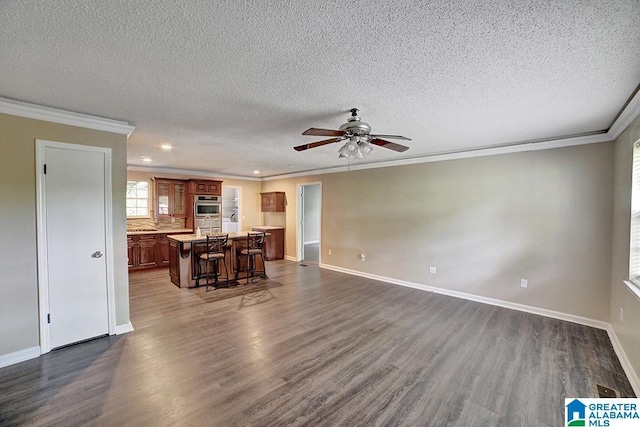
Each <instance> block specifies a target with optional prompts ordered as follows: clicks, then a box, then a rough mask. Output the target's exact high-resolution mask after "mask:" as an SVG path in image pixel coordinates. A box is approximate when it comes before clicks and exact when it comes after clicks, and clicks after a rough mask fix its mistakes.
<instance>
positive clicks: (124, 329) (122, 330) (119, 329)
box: [114, 322, 134, 335]
mask: <svg viewBox="0 0 640 427" xmlns="http://www.w3.org/2000/svg"><path fill="white" fill-rule="evenodd" d="M133 331H134V329H133V325H132V324H131V322H127V323H125V324H124V325H117V326H116V327H115V331H114V332H115V334H116V335H122V334H126V333H129V332H133Z"/></svg>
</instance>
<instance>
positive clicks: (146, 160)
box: [142, 157, 151, 163]
mask: <svg viewBox="0 0 640 427" xmlns="http://www.w3.org/2000/svg"><path fill="white" fill-rule="evenodd" d="M142 161H143V162H147V163H148V162H150V161H151V159H150V158H148V157H143V158H142Z"/></svg>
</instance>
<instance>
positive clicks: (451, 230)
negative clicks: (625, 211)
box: [263, 143, 613, 321]
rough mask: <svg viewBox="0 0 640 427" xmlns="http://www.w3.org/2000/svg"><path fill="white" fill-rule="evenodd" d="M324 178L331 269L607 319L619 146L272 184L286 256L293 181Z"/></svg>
mask: <svg viewBox="0 0 640 427" xmlns="http://www.w3.org/2000/svg"><path fill="white" fill-rule="evenodd" d="M317 181H321V182H322V225H321V229H322V237H321V242H322V243H321V244H322V249H321V257H322V262H323V263H324V264H330V265H334V266H338V267H343V268H347V269H351V270H356V271H361V272H365V273H370V274H375V275H380V276H386V277H391V278H394V279H399V280H405V281H409V282H414V283H418V284H424V285H430V286H436V287H440V288H444V289H448V290H453V291H460V292H466V293H469V294H474V295H480V296H484V297H490V298H496V299H499V300H503V301H508V302H513V303H518V304H525V305H529V306H534V307H539V308H544V309H549V310H555V311H559V312H563V313H569V314H572V315H577V316H583V317H587V318H591V319H596V320H601V321H609V300H610V276H611V247H612V246H611V244H612V241H611V239H612V223H613V208H612V206H613V196H612V188H613V144H610V143H603V144H593V145H583V146H577V147H569V148H560V149H553V150H543V151H533V152H523V153H516V154H506V155H499V156H487V157H477V158H471V159H463V160H452V161H443V162H434V163H423V164H417V165H409V166H399V167H388V168H381V169H368V170H362V171H351V172H344V173H336V174H328V175H318V176H310V177H304V178H290V179H284V180H273V181H265V182H264V183H263V191H285V192H286V193H287V200H288V204H287V212H286V226H287V232H286V245H285V246H286V247H285V251H286V254H287V256H289V257H294V258H295V255H296V254H295V252H296V235H295V230H296V211H297V209H296V204H297V199H296V196H295V194H296V184H298V183H308V182H317ZM330 249H331V251H332V255H331V256H329V255H328V251H329V250H330ZM361 252H362V253H365V254H366V262H361V261H360V259H359V254H360V253H361ZM429 265H433V266H436V267H437V269H438V270H437V274H436V275H431V274H428V267H429ZM521 278H526V279H528V281H529V287H528V288H527V289H523V288H521V287H520V279H521Z"/></svg>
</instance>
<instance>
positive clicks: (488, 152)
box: [262, 131, 613, 181]
mask: <svg viewBox="0 0 640 427" xmlns="http://www.w3.org/2000/svg"><path fill="white" fill-rule="evenodd" d="M611 141H613V139H612V138H611V137H610V136H609V134H608V133H605V132H604V131H602V132H600V133H595V134H591V135H580V136H568V137H564V138H556V139H552V140H546V141H545V140H542V141H530V142H522V143H516V144H510V145H503V146H497V147H487V148H479V149H477V150H467V151H456V152H447V153H439V154H432V155H428V156H422V157H412V158H409V159H400V160H390V161H386V162H375V163H361V164H354V165H349V166H339V167H335V168H327V169H316V170H312V171H304V172H297V173H290V174H283V175H274V176H269V177H265V178H262V180H263V181H274V180H277V179H286V178H298V177H301V176H312V175H323V174H330V173H338V172H348V171H355V170H364V169H377V168H385V167H391V166H406V165H415V164H419V163H431V162H442V161H445V160H458V159H469V158H472V157H484V156H495V155H499V154H511V153H520V152H524V151H540V150H550V149H552V148H563V147H572V146H575V145H586V144H597V143H600V142H611Z"/></svg>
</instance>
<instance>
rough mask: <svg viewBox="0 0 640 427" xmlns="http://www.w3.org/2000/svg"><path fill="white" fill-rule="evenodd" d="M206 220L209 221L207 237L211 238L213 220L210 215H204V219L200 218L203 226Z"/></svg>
mask: <svg viewBox="0 0 640 427" xmlns="http://www.w3.org/2000/svg"><path fill="white" fill-rule="evenodd" d="M207 220H209V236H212V235H213V218H212V217H211V215H205V216H204V218H202V225H203V226H205V225H207Z"/></svg>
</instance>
